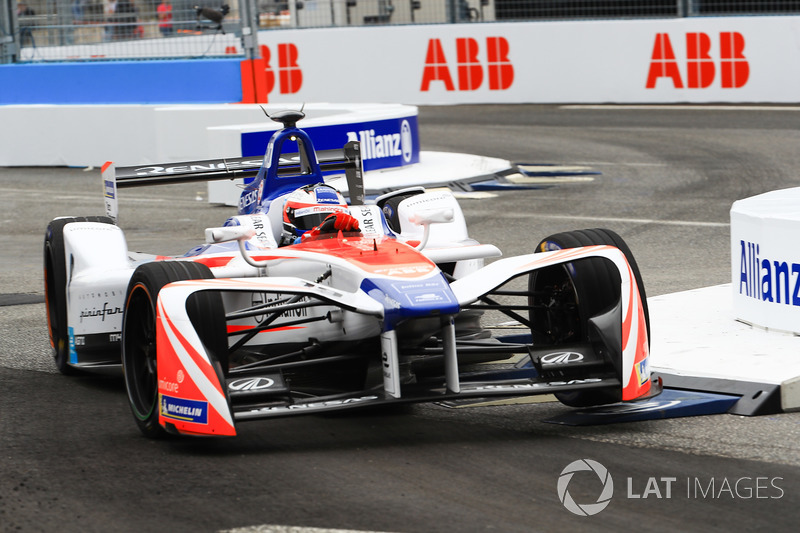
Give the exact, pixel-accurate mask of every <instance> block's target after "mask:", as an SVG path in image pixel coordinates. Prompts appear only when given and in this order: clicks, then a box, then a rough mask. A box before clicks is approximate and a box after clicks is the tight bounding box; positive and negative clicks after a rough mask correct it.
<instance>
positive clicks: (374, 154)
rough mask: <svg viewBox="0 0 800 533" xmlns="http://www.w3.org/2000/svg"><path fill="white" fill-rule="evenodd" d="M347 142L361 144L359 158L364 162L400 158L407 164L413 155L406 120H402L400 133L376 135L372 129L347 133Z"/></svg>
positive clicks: (379, 133) (408, 125)
mask: <svg viewBox="0 0 800 533" xmlns="http://www.w3.org/2000/svg"><path fill="white" fill-rule="evenodd" d="M347 141H348V142H350V141H358V142H360V143H361V158H362V159H364V160H368V159H381V158H386V157H402V158H403V161H405V162H406V163H409V162H411V157H412V155H413V138H412V135H411V125H410V124H409V123H408V120H403V122H401V123H400V131H395V132H387V133H383V132H378V133H376V131H375V129H374V128H370V129H368V130H361V131H348V132H347Z"/></svg>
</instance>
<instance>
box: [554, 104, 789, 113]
mask: <svg viewBox="0 0 800 533" xmlns="http://www.w3.org/2000/svg"><path fill="white" fill-rule="evenodd" d="M558 108H559V109H612V110H614V109H644V110H656V111H658V110H662V109H663V110H665V111H670V110H673V111H686V110H690V111H697V110H698V109H702V110H707V111H800V107H798V106H779V105H776V106H764V105H671V104H632V105H622V104H608V105H605V104H572V105H562V106H558Z"/></svg>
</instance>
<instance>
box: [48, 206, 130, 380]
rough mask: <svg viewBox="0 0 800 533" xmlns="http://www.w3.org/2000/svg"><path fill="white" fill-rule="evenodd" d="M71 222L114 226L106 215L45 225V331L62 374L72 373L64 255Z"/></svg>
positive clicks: (59, 220) (64, 219) (72, 218)
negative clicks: (65, 231)
mask: <svg viewBox="0 0 800 533" xmlns="http://www.w3.org/2000/svg"><path fill="white" fill-rule="evenodd" d="M73 222H100V223H102V224H113V223H114V221H113V220H111V219H110V218H109V217H106V216H87V217H62V218H57V219H55V220H53V221H51V222H50V223H49V224H48V225H47V230H46V231H45V235H44V298H45V309H46V310H47V332H48V334H49V336H50V345H51V346H52V347H53V357H54V358H55V361H56V367H58V370H59V371H60V372H61V373H62V374H65V375H70V374H74V373H75V372H76V370H75V368H74V367H72V366H70V365H69V324H68V323H67V258H66V257H65V255H64V254H65V252H64V227H65V226H66V225H67V224H72V223H73Z"/></svg>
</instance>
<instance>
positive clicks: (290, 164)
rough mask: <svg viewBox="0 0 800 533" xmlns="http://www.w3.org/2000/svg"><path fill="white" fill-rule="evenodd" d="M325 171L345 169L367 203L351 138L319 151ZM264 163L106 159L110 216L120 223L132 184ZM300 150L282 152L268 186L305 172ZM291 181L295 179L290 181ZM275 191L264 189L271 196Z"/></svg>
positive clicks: (185, 179)
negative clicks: (120, 194) (121, 202)
mask: <svg viewBox="0 0 800 533" xmlns="http://www.w3.org/2000/svg"><path fill="white" fill-rule="evenodd" d="M316 156H317V160H318V162H319V166H320V169H321V170H322V172H325V173H331V172H341V171H344V173H345V177H346V178H347V186H348V189H349V196H350V202H351V203H352V204H353V205H361V204H363V203H364V182H363V168H362V161H361V149H360V144H359V143H358V142H357V141H351V142H348V143H347V144H345V145H344V147H343V148H341V149H334V150H320V151H318V152H316ZM263 165H264V158H262V157H232V158H223V159H206V160H202V161H187V162H181V163H164V164H159V165H149V166H128V167H116V166H115V165H114V163H112V162H110V161H109V162H106V163H105V164H104V165H103V167H102V179H103V184H104V190H105V194H104V197H105V205H106V215H107V216H109V217H111V219H112V220H114V222H115V223H116V222H117V218H118V213H119V207H118V202H117V191H118V189H127V188H129V187H147V186H150V185H168V184H175V183H190V182H199V181H215V180H228V179H229V180H233V179H236V178H243V179H248V178H255V177H256V176H258V174H259V172H260V171H261V168H262V166H263ZM302 168H303V167H302V160H301V154H300V153H293V154H281V155H280V158H279V161H278V169H277V178H276V179H274V180H272V181H270V180H267V181H268V183H267V184H265V187H272V188H276V187H280V186H281V183H280V182H281V181H282V178H291V177H294V178H296V177H297V176H298V175H300V174H301V173H302ZM288 181H293V180H289V179H287V182H288ZM270 192H271V191H269V190H267V191H264V194H265V195H268V194H269V193H270Z"/></svg>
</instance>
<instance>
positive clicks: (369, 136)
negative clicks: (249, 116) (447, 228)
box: [242, 115, 419, 171]
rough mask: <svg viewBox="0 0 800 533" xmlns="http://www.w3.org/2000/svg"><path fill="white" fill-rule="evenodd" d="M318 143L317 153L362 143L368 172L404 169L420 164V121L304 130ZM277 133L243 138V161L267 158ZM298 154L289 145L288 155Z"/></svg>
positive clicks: (410, 119) (394, 120) (406, 119)
mask: <svg viewBox="0 0 800 533" xmlns="http://www.w3.org/2000/svg"><path fill="white" fill-rule="evenodd" d="M300 127H301V128H302V129H303V130H304V131H305V132H306V133H308V135H309V137H311V139H312V140H313V141H314V148H316V149H317V150H333V149H341V148H342V146H344V144H345V143H347V142H349V141H359V142H361V147H362V149H361V155H362V158H363V161H364V170H365V171H370V170H380V169H384V168H395V167H403V166H406V165H412V164H414V163H419V135H418V131H417V117H416V116H414V115H411V116H407V117H400V118H392V119H383V120H375V121H368V122H355V123H350V124H332V125H329V126H310V127H302V125H301V126H300ZM273 133H274V131H256V132H250V133H243V134H242V157H252V156H263V155H264V153H265V152H266V150H267V143H268V142H269V139H270V137H271V136H272V134H273ZM292 151H295V152H296V151H297V146H296V145H295V146H291V144H290V143H287V144H286V146H285V147H284V152H287V153H290V152H292Z"/></svg>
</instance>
